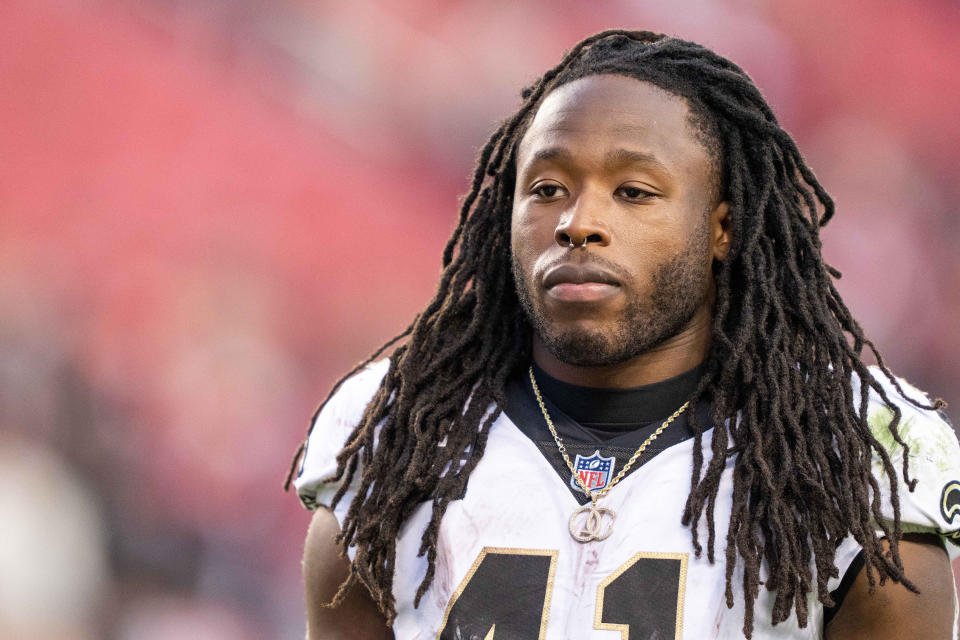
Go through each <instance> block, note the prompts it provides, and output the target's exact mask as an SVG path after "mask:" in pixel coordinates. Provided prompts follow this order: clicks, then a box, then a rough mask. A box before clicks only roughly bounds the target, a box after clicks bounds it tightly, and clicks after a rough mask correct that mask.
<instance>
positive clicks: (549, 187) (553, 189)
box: [530, 182, 563, 200]
mask: <svg viewBox="0 0 960 640" xmlns="http://www.w3.org/2000/svg"><path fill="white" fill-rule="evenodd" d="M530 193H532V194H533V195H535V196H537V197H539V198H540V199H541V200H553V199H554V198H557V197H559V196H562V195H563V187H561V186H560V185H559V184H555V183H552V182H542V183H540V184H538V185H537V186H535V187H534V188H533V189H531V190H530Z"/></svg>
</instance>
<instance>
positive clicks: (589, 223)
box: [512, 75, 729, 366]
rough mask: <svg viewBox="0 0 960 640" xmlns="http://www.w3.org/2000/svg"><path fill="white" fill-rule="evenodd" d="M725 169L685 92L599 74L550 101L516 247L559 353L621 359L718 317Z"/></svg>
mask: <svg viewBox="0 0 960 640" xmlns="http://www.w3.org/2000/svg"><path fill="white" fill-rule="evenodd" d="M715 172H716V169H715V167H714V164H713V163H712V162H711V158H710V155H709V153H708V152H707V149H706V148H705V147H704V145H703V143H702V142H701V141H699V140H698V138H697V135H696V132H695V130H694V128H693V125H692V124H691V122H690V112H689V109H688V107H687V103H686V101H685V100H684V99H682V98H680V97H677V96H675V95H674V94H671V93H668V92H666V91H664V90H662V89H660V88H658V87H656V86H655V85H652V84H649V83H646V82H641V81H639V80H635V79H633V78H627V77H624V76H616V75H596V76H588V77H586V78H581V79H579V80H576V81H574V82H571V83H569V84H565V85H563V86H561V87H558V88H557V89H555V90H554V91H553V92H551V93H550V94H549V95H548V96H547V97H546V99H544V101H543V103H542V105H541V106H540V109H539V110H538V111H537V114H536V116H535V117H534V119H533V121H532V122H531V124H530V127H529V129H528V130H527V132H526V134H525V135H524V137H523V139H522V140H521V141H520V145H519V148H518V153H517V182H516V187H515V189H514V198H513V217H512V252H513V271H514V278H515V281H516V285H517V292H518V294H519V296H520V301H521V303H522V305H523V308H524V310H525V311H526V313H527V316H528V317H529V318H530V321H531V323H532V324H533V327H534V330H535V331H536V334H537V337H538V338H539V340H541V341H542V342H543V344H544V345H545V346H546V348H547V349H548V350H549V351H550V353H552V354H553V355H554V356H555V357H556V358H558V359H559V360H561V361H562V362H566V363H568V364H573V365H580V366H598V365H608V364H617V363H621V362H624V361H626V360H628V359H630V358H633V357H635V356H638V355H640V354H642V353H646V352H648V351H650V350H651V349H654V348H656V347H658V346H660V345H662V344H663V343H665V342H666V341H668V340H670V339H672V338H673V339H676V338H677V336H680V335H682V333H683V331H684V329H686V328H687V327H688V326H689V325H690V324H691V322H693V320H694V319H695V318H696V317H698V316H699V317H700V319H701V320H703V317H704V316H703V314H706V318H707V319H708V318H709V314H710V305H711V300H712V292H713V277H712V271H711V266H712V263H713V260H714V258H717V259H723V257H725V255H726V252H727V250H728V248H729V233H728V232H727V230H726V228H727V224H726V220H727V218H726V214H727V206H726V203H720V204H718V203H717V202H716V200H717V195H716V191H717V189H716V182H717V178H716V175H715ZM584 241H586V247H582V245H583V244H584ZM571 242H572V243H573V244H574V245H575V247H574V248H571V246H570V245H571Z"/></svg>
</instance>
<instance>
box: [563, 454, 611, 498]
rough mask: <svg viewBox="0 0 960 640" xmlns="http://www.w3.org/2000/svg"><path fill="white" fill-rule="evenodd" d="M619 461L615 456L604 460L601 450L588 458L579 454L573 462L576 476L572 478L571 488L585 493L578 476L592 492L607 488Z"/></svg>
mask: <svg viewBox="0 0 960 640" xmlns="http://www.w3.org/2000/svg"><path fill="white" fill-rule="evenodd" d="M616 464H617V460H616V458H614V457H613V456H610V457H609V458H604V457H603V456H601V455H600V450H599V449H597V450H596V451H594V452H593V455H592V456H589V457H586V456H581V455H580V454H579V453H578V454H577V457H576V460H574V462H573V469H574V472H575V473H576V475H571V476H570V486H571V487H573V488H574V489H575V490H577V491H579V492H580V493H583V489H581V488H580V484H579V483H578V482H577V476H579V477H580V480H582V481H583V484H584V486H586V487H587V489H589V490H590V491H599V490H601V489H603V488H604V487H605V486H607V483H608V482H610V478H611V476H613V468H614V467H615V466H616Z"/></svg>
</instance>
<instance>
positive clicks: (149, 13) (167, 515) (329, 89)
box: [0, 0, 960, 639]
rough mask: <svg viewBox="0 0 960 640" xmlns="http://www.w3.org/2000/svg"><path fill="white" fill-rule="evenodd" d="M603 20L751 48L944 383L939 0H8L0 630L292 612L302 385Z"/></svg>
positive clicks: (400, 310)
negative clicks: (483, 155) (290, 491)
mask: <svg viewBox="0 0 960 640" xmlns="http://www.w3.org/2000/svg"><path fill="white" fill-rule="evenodd" d="M613 26H618V27H628V28H640V29H651V30H656V31H665V32H668V33H672V34H676V35H680V36H682V37H685V38H688V39H692V40H695V41H698V42H702V43H703V44H706V45H708V46H710V47H711V48H713V49H715V50H717V51H718V52H719V53H721V54H724V55H727V56H728V57H730V58H731V59H733V60H734V61H736V62H737V63H738V64H740V65H741V66H743V67H744V68H745V69H746V70H747V71H748V72H749V73H750V74H751V75H752V76H753V77H754V79H755V80H756V81H757V84H758V85H759V86H760V87H761V88H762V89H763V91H764V93H765V95H766V96H767V98H768V100H769V101H770V102H771V104H772V105H773V106H774V109H775V110H776V111H777V113H778V114H779V117H780V119H781V121H782V123H783V124H784V126H785V127H786V128H787V129H788V130H789V131H790V132H791V133H793V134H794V136H795V137H796V139H797V140H798V143H799V145H800V148H801V149H802V150H803V151H804V152H805V153H806V155H807V157H808V160H809V162H810V164H811V165H812V167H813V168H814V170H815V171H816V172H817V175H818V177H819V178H820V179H821V181H822V182H823V183H824V184H825V186H826V187H827V189H828V190H829V191H830V192H831V194H832V195H834V196H835V198H836V200H837V203H838V210H839V213H838V216H837V219H836V220H835V222H834V223H831V224H830V225H829V226H828V227H827V228H826V230H825V232H824V247H825V249H824V251H825V254H826V256H827V259H828V261H829V262H831V263H832V264H833V265H835V266H836V267H837V268H839V269H840V270H841V271H842V272H843V273H844V277H843V279H842V280H841V282H840V284H839V287H840V290H841V292H842V293H843V294H844V295H845V299H846V300H847V302H848V304H849V305H850V306H851V308H852V309H853V311H854V313H855V314H856V315H857V317H858V318H859V319H860V320H861V322H862V324H863V325H864V326H865V328H866V330H867V332H868V335H871V336H872V337H873V338H874V339H875V340H876V342H877V343H878V344H879V345H880V347H881V349H882V351H883V352H884V354H885V356H886V358H887V359H888V360H889V362H890V364H891V365H892V366H893V368H894V369H895V370H896V371H897V372H898V373H899V374H900V375H903V376H904V377H906V378H908V379H909V380H911V381H912V382H914V383H915V384H917V385H919V386H921V387H923V388H926V389H927V390H929V391H930V392H932V393H933V394H936V395H940V396H942V397H944V398H945V399H946V400H948V401H949V400H951V399H952V400H954V401H956V402H960V396H958V394H957V389H958V388H960V367H958V366H957V362H958V357H960V328H958V325H957V323H956V322H955V321H954V318H955V317H956V316H957V315H958V313H960V261H958V260H957V259H956V257H955V255H956V251H955V249H951V247H955V246H956V245H957V243H958V240H960V226H958V225H957V224H956V221H955V220H956V216H957V213H958V207H957V202H960V181H958V180H957V179H956V178H957V173H956V166H957V162H958V160H960V156H958V153H957V149H958V148H960V119H958V118H957V117H956V114H957V113H960V74H957V72H956V70H957V69H958V68H960V39H958V38H957V37H956V34H957V33H958V32H960V4H958V3H957V2H954V1H952V0H922V1H917V0H914V1H912V2H907V1H906V0H891V1H883V2H875V1H872V0H870V1H868V0H853V1H849V2H840V3H838V2H835V1H829V0H802V1H801V0H780V1H778V2H773V1H765V0H728V1H719V0H718V1H713V2H711V1H708V0H698V1H697V2H688V3H667V2H654V1H626V0H622V1H619V2H606V3H591V2H572V1H569V0H551V1H549V2H547V1H546V0H542V1H531V2H526V3H513V2H507V1H505V0H500V1H494V2H475V1H454V0H446V1H444V0H435V1H433V2H428V1H426V0H415V1H409V2H404V3H391V2H385V1H376V0H355V1H353V2H350V3H342V2H310V3H307V2H300V1H297V0H286V1H284V2H276V1H275V2H265V1H254V0H245V1H241V0H238V1H235V2H218V1H216V0H192V1H190V2H187V1H185V0H151V1H148V2H130V1H120V0H114V1H109V0H101V1H93V0H90V1H84V0H73V1H66V0H65V1H64V2H52V1H47V0H31V1H29V2H28V1H26V0H7V2H5V3H3V4H2V5H0V152H2V155H0V158H2V162H0V522H3V525H2V529H0V568H2V569H0V637H2V638H20V637H30V638H78V639H84V638H95V637H97V638H99V637H108V638H118V639H128V638H138V639H140V638H146V639H154V638H181V637H190V638H232V639H238V638H240V639H242V638H262V637H276V638H298V637H303V630H304V618H303V602H302V595H301V587H300V578H299V554H300V545H301V542H302V539H303V536H304V533H305V530H306V525H307V522H308V520H309V516H308V514H307V512H306V511H304V510H302V509H301V508H300V507H299V505H298V503H297V500H296V498H295V497H294V496H293V495H283V494H282V493H281V492H280V484H281V481H282V478H283V475H284V472H285V471H286V468H287V464H288V462H289V457H290V455H291V454H292V453H293V450H294V448H295V446H296V445H297V443H298V441H299V440H300V439H301V438H302V437H303V435H304V433H305V430H306V426H307V421H308V419H309V417H310V415H311V413H312V411H313V409H314V407H315V405H316V404H317V403H318V402H319V401H320V400H321V399H322V398H323V397H324V396H325V394H326V392H327V390H328V388H329V386H330V385H331V384H332V382H333V381H334V380H335V379H336V377H337V376H338V374H339V373H341V372H342V371H344V370H345V369H347V368H348V367H349V366H351V365H352V364H353V363H355V362H356V361H358V360H359V359H361V358H362V357H363V356H364V355H365V354H366V353H368V352H369V351H371V350H372V349H373V348H375V347H376V346H378V345H379V343H381V342H383V341H384V340H385V339H386V338H388V337H390V335H392V334H393V333H394V332H396V331H398V330H399V329H401V328H402V327H403V326H405V324H406V323H407V322H408V321H409V319H410V318H411V317H412V316H413V314H414V313H415V312H416V311H417V310H418V309H419V308H420V307H421V306H422V305H423V304H424V303H425V302H426V301H427V300H428V299H429V297H430V295H431V293H432V290H433V287H434V285H435V281H436V278H437V276H438V274H439V264H440V251H441V248H442V246H443V243H444V241H445V239H446V237H447V235H448V234H449V232H450V231H451V230H452V228H453V225H454V219H455V214H456V210H457V197H458V195H459V194H461V193H462V192H463V191H464V190H465V189H466V187H467V177H468V174H469V172H470V171H471V168H472V165H473V159H474V156H475V153H476V151H477V149H478V148H479V147H480V146H481V145H482V144H483V142H484V141H485V138H486V136H487V135H488V133H489V132H490V131H491V130H492V127H493V125H494V123H495V122H496V121H497V120H498V119H501V118H503V117H506V116H507V115H508V114H510V113H511V112H512V111H513V110H514V109H515V108H516V107H517V106H518V104H519V91H520V89H521V88H522V87H523V86H524V85H525V84H527V83H529V82H530V81H532V80H533V79H534V78H535V77H536V76H537V75H539V74H540V73H541V72H542V71H544V70H545V69H547V68H548V67H550V66H552V65H553V64H555V62H556V61H558V60H559V58H560V56H561V55H562V53H563V51H564V50H565V49H567V48H569V47H570V46H571V45H572V44H573V43H574V42H576V41H577V40H579V39H580V38H582V37H583V36H586V35H588V34H590V33H592V32H595V31H598V30H601V29H603V28H607V27H613ZM948 412H949V413H951V415H952V416H953V418H954V423H955V424H956V423H957V418H958V417H960V413H957V412H956V410H955V409H953V408H951V409H949V410H948Z"/></svg>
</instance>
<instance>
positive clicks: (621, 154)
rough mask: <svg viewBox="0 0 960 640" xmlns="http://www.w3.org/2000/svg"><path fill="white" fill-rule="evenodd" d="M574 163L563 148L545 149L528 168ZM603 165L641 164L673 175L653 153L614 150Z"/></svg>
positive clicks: (531, 158)
mask: <svg viewBox="0 0 960 640" xmlns="http://www.w3.org/2000/svg"><path fill="white" fill-rule="evenodd" d="M573 161H574V158H573V154H572V153H570V152H569V151H568V150H567V149H565V148H563V147H546V148H544V149H539V150H538V151H536V152H535V153H534V154H533V156H531V157H530V161H529V163H528V166H529V165H533V164H535V163H538V162H559V163H568V164H572V163H573ZM603 163H604V165H606V166H608V167H618V166H624V165H630V164H640V165H645V166H647V167H649V168H651V169H654V170H655V171H659V172H661V173H663V174H665V175H667V176H672V175H673V174H672V173H671V172H670V170H669V169H667V167H666V165H664V164H663V163H662V162H660V160H658V159H657V157H656V156H655V155H653V154H652V153H646V152H644V151H633V150H630V149H622V148H621V149H614V150H612V151H610V152H608V153H607V154H606V155H605V156H604V158H603Z"/></svg>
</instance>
